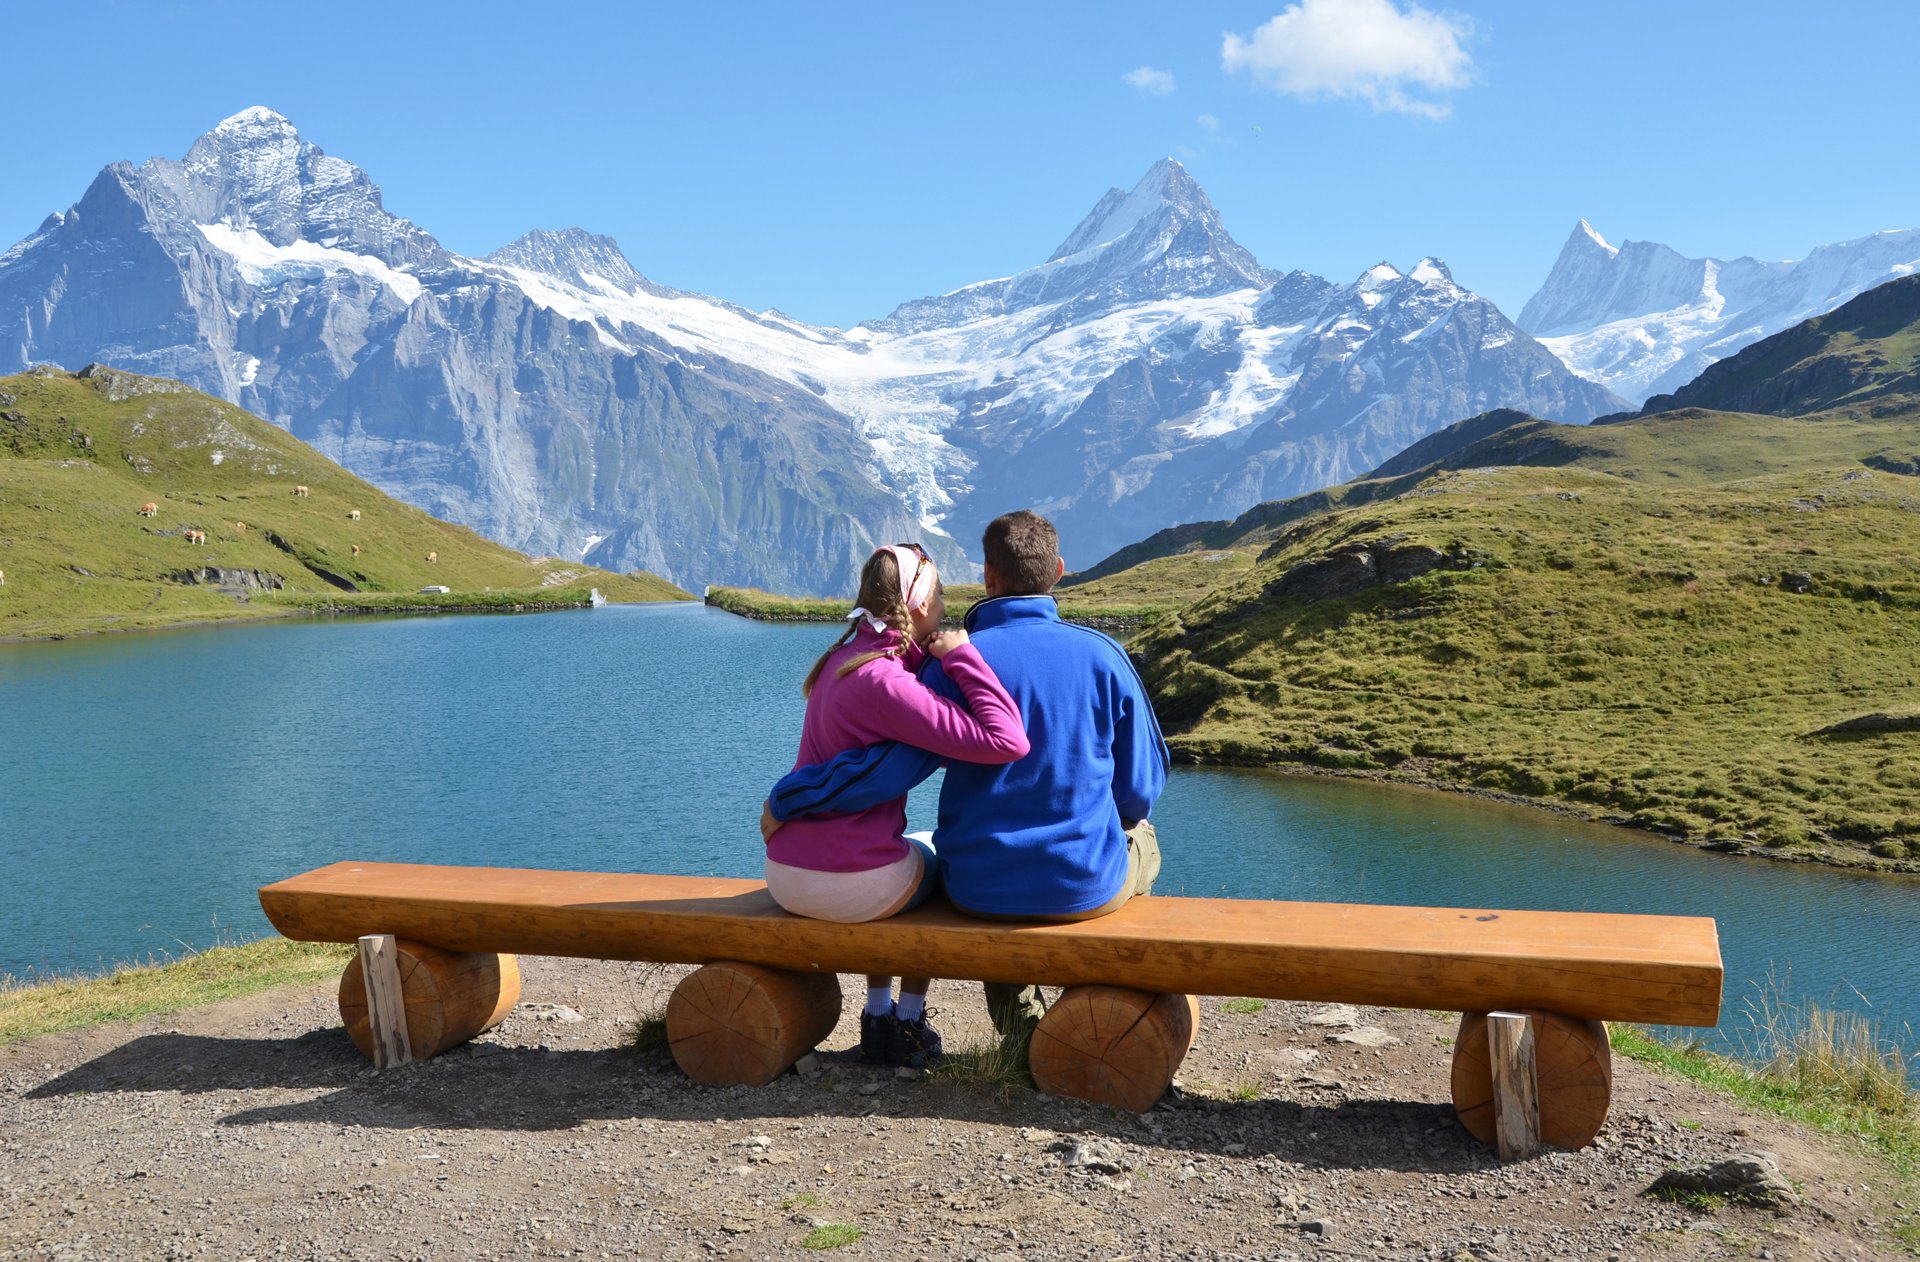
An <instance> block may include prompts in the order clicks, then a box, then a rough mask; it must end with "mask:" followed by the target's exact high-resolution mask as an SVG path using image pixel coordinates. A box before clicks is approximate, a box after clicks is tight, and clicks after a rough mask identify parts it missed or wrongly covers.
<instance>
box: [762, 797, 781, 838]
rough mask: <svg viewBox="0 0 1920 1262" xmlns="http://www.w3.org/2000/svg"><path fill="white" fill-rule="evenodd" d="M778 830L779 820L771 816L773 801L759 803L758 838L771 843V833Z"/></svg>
mask: <svg viewBox="0 0 1920 1262" xmlns="http://www.w3.org/2000/svg"><path fill="white" fill-rule="evenodd" d="M779 831H780V821H779V820H777V819H775V818H774V817H773V803H771V802H762V803H760V840H761V842H762V843H771V842H772V841H773V835H774V834H775V833H777V832H779Z"/></svg>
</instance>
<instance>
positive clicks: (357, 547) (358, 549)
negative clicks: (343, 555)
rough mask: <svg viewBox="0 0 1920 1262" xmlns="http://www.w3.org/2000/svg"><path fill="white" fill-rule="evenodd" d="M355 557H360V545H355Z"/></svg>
mask: <svg viewBox="0 0 1920 1262" xmlns="http://www.w3.org/2000/svg"><path fill="white" fill-rule="evenodd" d="M353 555H355V556H359V555H360V545H359V544H357V543H356V544H354V545H353Z"/></svg>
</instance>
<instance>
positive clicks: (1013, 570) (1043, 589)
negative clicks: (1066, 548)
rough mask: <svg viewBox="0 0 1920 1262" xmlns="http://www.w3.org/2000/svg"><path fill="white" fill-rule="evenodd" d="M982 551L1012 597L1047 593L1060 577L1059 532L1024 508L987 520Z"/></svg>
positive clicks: (1038, 515)
mask: <svg viewBox="0 0 1920 1262" xmlns="http://www.w3.org/2000/svg"><path fill="white" fill-rule="evenodd" d="M980 550H981V552H982V553H983V554H984V555H985V557H986V561H987V564H988V565H991V566H992V567H993V572H994V574H995V575H996V576H997V577H998V578H999V580H1000V586H1001V588H1002V589H1003V590H1004V591H1005V592H1006V594H1007V595H1009V596H1044V595H1045V594H1046V593H1048V592H1049V591H1052V590H1053V584H1054V582H1055V580H1057V579H1058V578H1059V577H1060V535H1059V533H1058V532H1056V531H1055V530H1054V528H1053V523H1052V522H1050V521H1048V520H1047V519H1046V518H1044V517H1042V516H1041V515H1040V514H1038V513H1034V512H1029V511H1028V510H1026V509H1024V508H1023V509H1020V510H1019V511H1018V512H1012V513H1006V514H1003V515H1002V516H999V517H996V518H994V519H993V520H992V521H990V522H988V523H987V529H986V533H985V534H983V535H981V536H980Z"/></svg>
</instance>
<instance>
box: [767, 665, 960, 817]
mask: <svg viewBox="0 0 1920 1262" xmlns="http://www.w3.org/2000/svg"><path fill="white" fill-rule="evenodd" d="M919 673H920V682H921V683H923V684H925V685H926V686H927V687H928V688H931V689H932V690H933V691H934V692H935V693H936V694H938V695H940V696H943V697H945V698H947V699H948V700H949V701H959V700H960V699H961V694H960V689H959V688H958V687H956V686H955V685H954V682H953V681H952V680H951V679H948V678H947V674H946V672H945V671H943V670H941V669H940V662H939V659H938V658H933V657H929V658H926V659H925V660H924V661H923V662H922V664H921V666H920V672H919ZM940 761H941V760H940V759H939V757H937V756H936V755H933V754H929V753H928V752H927V751H926V750H924V749H915V748H914V747H913V746H911V745H902V744H901V743H900V742H898V741H882V742H880V743H879V744H877V745H868V746H865V747H864V748H861V749H850V750H848V751H846V752H845V753H843V754H836V755H835V756H834V757H832V758H830V759H828V760H827V761H826V762H816V763H809V764H808V765H806V766H804V767H795V768H794V769H793V770H792V771H789V772H788V773H787V774H786V775H784V776H782V777H781V778H780V781H779V783H777V784H775V785H774V786H773V792H772V793H770V794H768V795H767V804H766V807H765V809H764V810H763V812H762V815H763V819H762V821H761V825H762V827H761V831H762V832H763V833H764V834H766V835H771V834H772V831H773V830H772V829H769V828H767V827H766V826H765V825H766V819H765V818H764V817H765V816H771V817H772V820H773V821H774V823H775V824H776V826H777V825H778V824H782V823H785V822H786V821H787V820H790V819H794V818H797V817H798V816H801V815H818V814H821V813H822V812H825V811H833V812H838V813H841V814H851V813H853V812H854V811H864V810H866V809H867V808H868V807H870V806H878V805H880V804H881V803H882V802H891V801H893V799H895V798H902V797H905V796H906V795H907V791H908V790H909V789H911V788H913V786H914V785H916V784H919V783H920V782H921V781H922V780H925V779H926V778H927V777H928V776H930V775H932V774H933V773H934V772H935V771H937V770H939V768H940Z"/></svg>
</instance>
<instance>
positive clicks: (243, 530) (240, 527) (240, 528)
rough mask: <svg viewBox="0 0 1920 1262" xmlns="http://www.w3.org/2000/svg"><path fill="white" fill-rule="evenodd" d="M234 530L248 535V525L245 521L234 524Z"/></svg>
mask: <svg viewBox="0 0 1920 1262" xmlns="http://www.w3.org/2000/svg"><path fill="white" fill-rule="evenodd" d="M233 528H234V529H235V530H237V531H239V532H240V533H241V534H245V533H247V523H245V522H243V521H237V522H235V523H233Z"/></svg>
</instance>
